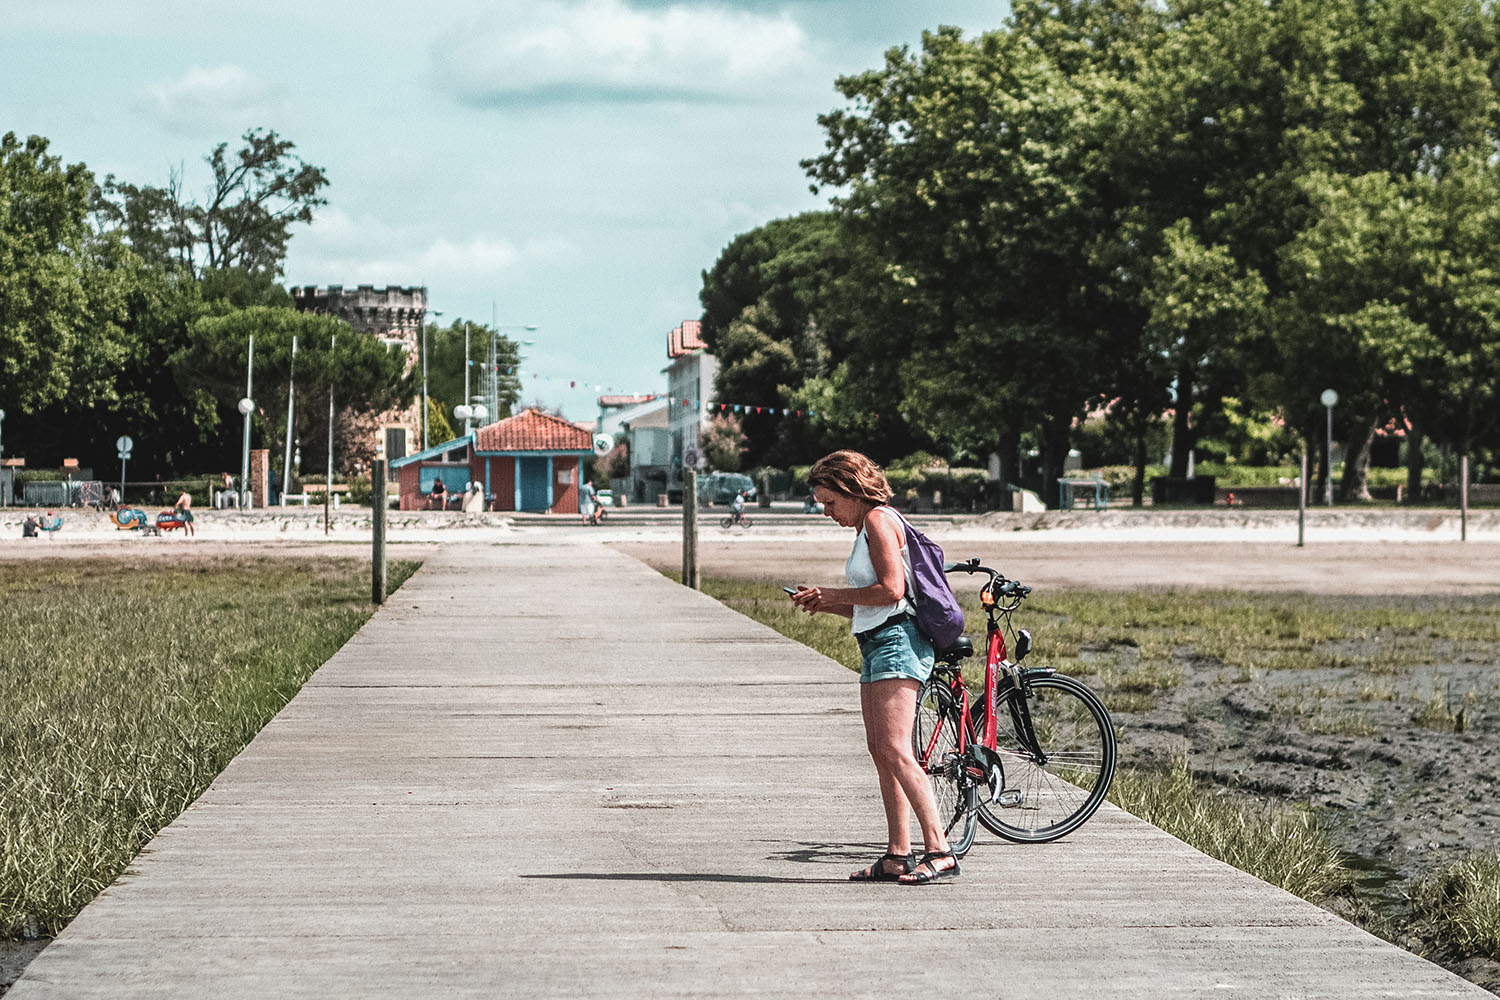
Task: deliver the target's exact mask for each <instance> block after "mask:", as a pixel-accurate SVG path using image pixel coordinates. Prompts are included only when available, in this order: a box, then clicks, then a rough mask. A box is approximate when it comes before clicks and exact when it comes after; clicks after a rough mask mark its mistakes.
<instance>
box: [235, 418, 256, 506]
mask: <svg viewBox="0 0 1500 1000" xmlns="http://www.w3.org/2000/svg"><path fill="white" fill-rule="evenodd" d="M236 408H237V409H238V410H239V411H240V412H241V413H242V414H244V415H245V443H244V446H243V447H242V448H241V449H240V496H239V501H240V507H241V508H244V507H249V506H250V414H251V413H254V412H255V400H253V399H251V398H250V397H249V396H246V397H245V398H244V399H242V400H240V401H239V405H238V406H237V407H236Z"/></svg>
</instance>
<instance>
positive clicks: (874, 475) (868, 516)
mask: <svg viewBox="0 0 1500 1000" xmlns="http://www.w3.org/2000/svg"><path fill="white" fill-rule="evenodd" d="M807 484H808V486H810V487H811V488H812V494H813V498H814V499H815V500H816V501H817V502H819V503H821V504H822V505H823V513H824V514H825V515H827V516H828V517H831V518H833V520H834V521H835V522H836V523H838V524H840V525H842V526H843V527H845V528H853V529H855V531H857V532H858V534H857V535H855V538H854V551H852V552H851V553H850V554H849V561H848V562H847V563H846V564H845V566H844V575H845V576H846V577H847V578H848V582H849V586H848V587H847V588H835V587H798V588H797V592H796V593H795V594H793V595H792V600H793V601H795V602H796V604H797V606H798V607H799V608H801V609H802V610H804V611H806V612H807V613H808V614H816V613H819V612H826V613H829V614H835V615H843V616H844V617H845V618H849V619H852V625H851V631H852V632H853V633H854V638H855V639H857V640H858V641H859V655H860V672H859V680H860V688H859V706H860V712H861V714H862V715H863V716H864V721H865V745H866V746H867V747H868V748H869V751H870V756H871V758H873V759H874V761H875V770H876V773H877V774H878V775H879V778H880V798H881V800H882V802H883V803H884V805H885V822H886V838H887V839H886V853H885V854H884V855H883V856H882V857H881V858H880V859H879V860H878V861H876V862H875V863H874V864H872V865H870V866H869V867H868V868H865V869H862V870H860V871H857V872H855V873H854V874H853V875H850V876H849V877H850V878H851V879H853V880H855V881H858V882H901V883H903V884H906V885H921V884H923V883H927V882H936V881H938V880H939V879H946V878H952V877H954V876H956V875H957V874H958V859H957V858H956V857H954V855H953V852H952V851H951V850H950V849H949V846H948V838H947V836H946V835H945V834H944V832H943V824H942V821H941V820H940V819H939V817H938V810H937V803H936V802H935V800H934V799H933V796H932V786H931V785H930V784H928V780H927V774H926V772H924V771H923V770H922V766H921V765H920V764H918V763H917V758H916V755H915V754H914V753H913V751H912V720H913V718H914V717H915V715H916V709H917V690H918V689H919V688H920V687H921V686H922V682H923V681H925V680H927V677H928V675H929V674H931V673H932V663H933V650H932V644H931V643H929V642H928V641H927V640H926V639H925V638H923V637H922V635H921V633H919V632H918V631H917V622H916V617H915V615H914V608H913V606H912V603H911V601H910V599H908V597H907V592H908V590H909V589H910V586H911V579H912V575H911V556H910V555H909V554H908V553H907V551H906V532H905V530H904V527H903V524H902V521H901V515H900V514H897V513H896V512H895V511H894V510H892V509H891V508H890V507H888V506H886V502H887V501H888V500H890V498H891V486H890V483H888V482H887V481H886V478H885V473H883V472H881V471H880V466H878V465H876V464H875V463H874V462H873V461H871V460H870V459H869V458H867V457H866V456H864V455H862V454H860V453H859V452H857V451H836V452H834V453H833V454H831V455H825V456H823V457H822V458H820V459H818V461H817V462H816V463H815V464H814V465H813V467H812V470H811V471H810V472H809V473H808V475H807ZM909 812H914V813H915V814H916V817H917V822H918V823H919V824H920V825H921V827H922V845H923V847H924V848H925V853H923V855H922V857H921V859H920V860H917V859H915V858H914V857H913V855H912V849H911V827H910V820H909V818H908V817H909Z"/></svg>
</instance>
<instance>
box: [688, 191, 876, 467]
mask: <svg viewBox="0 0 1500 1000" xmlns="http://www.w3.org/2000/svg"><path fill="white" fill-rule="evenodd" d="M845 247H846V243H845V241H844V240H843V238H842V235H841V233H840V227H839V223H838V220H837V218H836V217H835V216H834V215H833V214H832V213H829V212H809V213H804V214H802V215H797V216H793V217H791V218H788V219H777V220H774V221H772V222H769V223H767V224H766V225H764V226H761V227H759V228H757V229H753V230H751V231H749V232H747V233H742V234H740V235H739V236H736V237H735V238H734V239H733V240H731V241H730V243H729V245H728V246H726V247H725V248H724V250H723V251H722V252H721V253H720V255H719V258H718V260H716V261H715V262H714V266H713V267H712V268H711V269H710V270H707V271H704V272H703V286H702V289H701V291H700V292H699V299H700V300H701V301H702V304H703V339H704V342H705V343H706V344H708V347H709V350H710V352H711V353H712V354H713V355H714V357H715V358H716V359H717V360H718V363H719V369H718V375H717V376H716V380H715V384H714V390H715V393H716V395H717V398H719V399H720V400H724V401H727V402H731V403H742V404H749V405H751V406H763V407H765V408H766V409H765V411H764V412H761V413H754V412H751V413H749V414H747V415H746V416H745V418H744V431H745V434H746V435H747V438H748V445H747V447H748V461H749V462H750V464H752V465H755V464H763V463H764V462H768V461H769V462H780V463H782V464H789V463H791V462H794V461H801V460H804V459H806V458H807V457H809V456H808V452H809V451H812V450H815V449H816V448H817V446H818V445H817V443H816V442H815V441H812V440H810V439H809V437H808V435H807V427H808V424H807V422H806V421H805V420H797V419H788V418H786V417H785V416H784V415H783V414H781V413H775V414H773V413H771V412H770V411H771V410H772V409H776V410H781V409H783V408H785V407H786V406H788V405H790V404H791V403H792V400H793V399H794V397H795V396H796V394H797V392H798V391H799V390H800V389H801V387H802V386H803V384H804V383H805V382H806V381H807V380H808V379H813V378H818V377H820V376H822V375H824V374H825V373H826V371H827V369H828V366H829V360H830V353H829V347H828V332H827V331H828V329H829V328H830V326H836V325H837V323H838V320H839V317H838V314H837V312H836V311H835V310H833V309H832V308H831V304H832V302H833V296H832V290H833V286H834V284H835V283H836V282H837V281H839V280H840V278H841V277H842V276H843V275H844V274H845V273H846V271H847V269H848V261H847V259H846V250H845Z"/></svg>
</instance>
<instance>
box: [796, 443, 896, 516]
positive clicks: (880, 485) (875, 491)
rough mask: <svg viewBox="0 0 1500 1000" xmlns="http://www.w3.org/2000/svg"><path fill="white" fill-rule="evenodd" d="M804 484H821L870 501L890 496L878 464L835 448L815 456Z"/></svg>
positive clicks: (837, 491) (856, 454)
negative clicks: (817, 456)
mask: <svg viewBox="0 0 1500 1000" xmlns="http://www.w3.org/2000/svg"><path fill="white" fill-rule="evenodd" d="M807 486H808V488H809V489H811V488H812V487H814V486H821V487H823V488H824V489H826V490H833V491H834V492H836V493H842V494H843V495H844V496H846V497H854V498H855V499H856V500H864V501H865V502H866V503H873V504H882V503H885V502H886V501H887V500H889V499H890V498H891V497H892V495H893V493H892V491H891V484H890V483H889V482H887V481H886V478H885V473H884V472H882V471H881V470H880V466H878V465H876V464H875V463H874V462H873V461H872V460H871V459H870V458H869V456H867V455H864V454H861V453H860V452H857V451H836V452H833V453H832V454H831V455H824V456H823V457H822V458H820V459H818V460H817V461H816V462H814V463H813V467H812V468H811V469H810V470H809V471H808V473H807Z"/></svg>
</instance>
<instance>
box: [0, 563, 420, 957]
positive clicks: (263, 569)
mask: <svg viewBox="0 0 1500 1000" xmlns="http://www.w3.org/2000/svg"><path fill="white" fill-rule="evenodd" d="M417 565H418V564H416V563H410V562H393V563H392V564H391V565H390V576H389V579H390V586H391V588H392V589H395V587H397V586H399V585H400V584H401V583H402V582H404V581H405V580H406V579H407V578H408V577H409V576H410V575H411V574H412V573H413V572H414V571H415V570H416V568H417ZM369 594H370V591H369V563H368V562H365V561H362V560H357V559H333V558H327V559H297V560H287V559H262V558H208V559H202V560H198V561H193V562H187V563H180V564H177V565H169V564H162V565H153V566H151V567H150V570H149V572H141V571H139V567H137V566H135V565H132V564H130V563H128V562H125V561H119V560H103V559H101V560H95V561H87V562H85V561H78V562H70V563H46V564H42V563H36V562H26V563H0V635H3V636H5V642H4V643H3V644H0V705H3V706H4V709H3V712H0V936H5V937H34V936H37V935H51V934H55V933H56V932H57V931H58V930H60V929H61V928H62V927H63V926H65V925H66V924H67V922H68V921H69V920H71V919H72V918H73V916H74V915H75V914H77V912H78V911H79V910H80V909H81V908H82V907H83V906H84V904H86V903H87V902H88V901H89V900H91V899H92V898H93V897H94V896H95V895H96V894H97V893H98V892H99V891H100V890H101V889H103V888H104V887H105V886H107V885H109V883H110V882H112V881H113V880H114V879H115V877H116V876H118V875H119V874H120V872H121V871H123V870H124V869H125V867H126V865H127V864H128V863H129V862H130V860H131V859H132V858H133V857H135V855H136V853H137V852H138V851H139V850H140V848H141V846H142V845H143V844H144V843H145V842H146V841H147V840H149V839H150V838H151V837H152V836H153V835H154V834H155V833H156V832H157V831H158V830H160V829H161V828H162V827H163V826H165V825H166V824H167V823H169V822H170V821H171V820H172V819H173V818H174V817H176V816H177V815H178V813H180V812H181V811H182V810H183V809H184V808H185V807H186V806H187V805H188V804H189V803H191V802H192V801H193V800H194V799H195V798H197V797H198V795H200V794H201V793H202V792H203V790H204V789H205V788H207V787H208V784H209V783H210V782H211V781H212V780H213V778H214V777H215V776H216V775H217V774H218V773H219V771H221V770H222V769H223V768H224V766H225V765H226V764H228V762H229V761H230V760H231V759H232V758H233V757H234V755H235V754H236V753H238V752H239V751H240V749H241V748H242V747H243V746H244V745H245V744H246V743H247V742H249V740H250V739H251V737H253V736H254V735H255V734H256V732H258V731H259V730H260V728H261V727H262V726H264V725H265V723H266V722H267V721H269V720H270V718H271V717H272V716H273V715H275V713H276V712H277V711H278V710H280V708H281V707H282V706H283V705H284V704H286V702H287V701H288V700H289V699H290V698H291V697H292V695H294V694H295V693H296V692H297V690H298V688H300V687H301V685H302V683H303V682H304V681H305V680H306V679H307V678H308V677H309V676H310V675H311V674H312V672H313V671H314V670H315V669H317V667H318V666H319V665H321V664H322V663H323V662H324V661H325V660H327V659H328V657H329V656H331V655H332V654H333V653H334V652H335V651H336V650H337V649H338V648H339V647H340V646H341V645H343V643H344V642H345V641H346V640H347V639H348V638H349V636H350V635H352V634H353V633H354V631H355V630H356V629H357V628H358V627H359V626H360V625H361V624H362V623H363V622H364V621H365V620H366V619H367V618H368V617H369V615H370V612H371V605H370V603H369Z"/></svg>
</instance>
